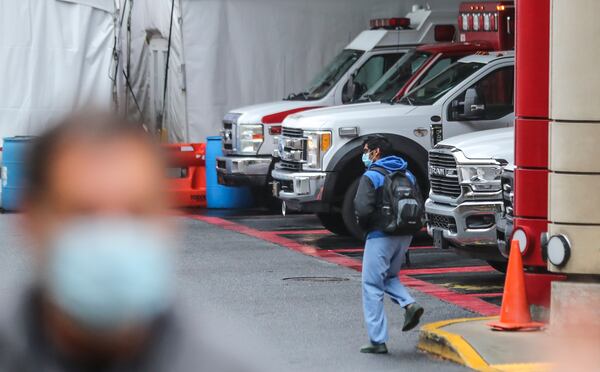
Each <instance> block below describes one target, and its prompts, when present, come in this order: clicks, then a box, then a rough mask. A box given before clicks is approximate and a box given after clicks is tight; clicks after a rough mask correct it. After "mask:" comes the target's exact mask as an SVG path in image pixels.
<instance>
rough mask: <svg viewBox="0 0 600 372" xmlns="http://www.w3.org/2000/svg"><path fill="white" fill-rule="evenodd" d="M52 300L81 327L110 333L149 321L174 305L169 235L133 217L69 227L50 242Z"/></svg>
mask: <svg viewBox="0 0 600 372" xmlns="http://www.w3.org/2000/svg"><path fill="white" fill-rule="evenodd" d="M49 248H50V253H49V261H48V265H47V268H46V269H47V270H46V272H45V274H46V278H45V280H46V289H47V292H48V295H49V296H50V300H51V301H53V302H54V303H55V305H56V306H58V307H59V308H60V309H62V310H63V311H64V312H65V313H66V314H68V315H69V316H70V317H72V318H73V319H74V320H75V321H77V322H79V323H80V324H81V325H82V326H84V327H88V328H91V329H94V330H97V331H102V330H106V331H110V330H114V329H118V328H120V327H122V326H128V325H139V324H144V323H146V322H148V321H151V320H152V319H154V318H155V317H157V316H158V315H160V314H161V313H162V312H164V311H165V310H166V309H167V308H168V306H169V305H170V303H171V296H172V288H171V279H172V276H173V249H172V248H171V247H170V244H169V243H168V240H167V235H166V234H163V233H161V232H160V229H157V228H156V227H155V226H154V225H150V224H149V223H146V222H141V221H138V220H136V219H133V218H87V219H82V220H78V221H75V222H72V223H69V224H67V225H66V226H64V227H62V229H61V230H60V231H59V232H58V233H57V234H56V235H55V236H54V239H52V241H51V243H50V247H49Z"/></svg>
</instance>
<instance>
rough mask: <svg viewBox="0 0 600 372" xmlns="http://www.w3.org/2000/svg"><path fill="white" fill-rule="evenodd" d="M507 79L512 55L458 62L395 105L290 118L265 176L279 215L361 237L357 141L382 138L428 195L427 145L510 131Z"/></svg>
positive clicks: (335, 109)
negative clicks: (305, 217) (315, 220)
mask: <svg viewBox="0 0 600 372" xmlns="http://www.w3.org/2000/svg"><path fill="white" fill-rule="evenodd" d="M513 76H514V52H512V51H507V52H483V53H480V54H475V55H471V56H468V57H464V58H462V59H460V60H459V61H458V62H456V63H454V64H452V65H450V66H449V67H448V68H447V69H445V70H443V71H442V72H441V73H440V74H438V75H436V76H434V77H433V78H432V79H430V80H428V81H427V82H425V83H423V84H422V85H420V86H419V87H417V88H415V89H413V90H412V91H411V92H409V93H408V94H407V95H405V96H404V97H402V98H401V99H397V100H395V101H391V102H380V103H365V104H356V105H351V106H348V107H331V108H324V109H318V110H311V111H307V112H301V113H298V114H294V115H290V116H288V117H287V119H285V121H284V123H283V130H282V136H281V137H280V140H279V146H278V149H277V153H278V156H279V158H280V159H279V161H278V162H277V163H276V164H275V169H274V170H273V171H272V177H273V179H274V180H275V181H274V183H273V192H274V194H275V195H277V197H278V198H279V199H281V200H282V201H283V202H284V203H283V210H284V211H285V210H287V209H292V210H299V211H304V212H313V213H317V216H318V217H319V218H320V220H321V222H322V223H323V225H324V226H325V227H326V228H327V229H329V230H331V231H332V232H335V233H340V234H344V233H348V232H349V233H351V234H352V235H354V236H357V237H362V231H360V228H359V227H358V225H357V224H356V221H355V218H354V206H353V199H354V195H355V194H356V189H357V187H358V180H359V177H360V176H361V175H362V173H363V172H364V166H363V164H362V162H361V160H360V158H361V155H362V147H363V146H362V144H363V141H364V140H365V139H366V138H367V137H368V136H369V135H373V134H381V135H385V136H386V137H387V138H388V139H389V140H390V141H391V142H392V144H393V146H394V150H395V151H396V152H397V153H398V154H399V155H400V156H402V157H403V158H405V159H406V160H407V161H408V164H409V169H410V170H411V171H412V172H413V173H414V174H415V175H416V177H417V179H418V181H419V183H420V185H421V187H422V189H423V190H428V189H429V182H428V167H427V159H428V155H427V151H428V150H429V149H430V148H431V147H432V142H433V143H437V142H439V141H441V139H442V138H445V137H452V136H456V135H459V134H463V133H469V132H473V131H479V130H485V129H494V128H503V127H509V126H512V125H513V119H514V114H513V111H514V109H513V90H514V89H513V82H514V77H513Z"/></svg>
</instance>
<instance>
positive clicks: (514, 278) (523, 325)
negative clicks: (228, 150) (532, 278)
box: [488, 240, 543, 331]
mask: <svg viewBox="0 0 600 372" xmlns="http://www.w3.org/2000/svg"><path fill="white" fill-rule="evenodd" d="M488 325H489V326H490V327H491V328H492V329H493V330H495V331H535V330H538V329H540V328H542V326H543V323H538V322H533V321H532V320H531V315H530V314H529V303H528V302H527V295H526V294H525V275H524V274H523V259H522V258H521V251H520V249H519V242H518V241H517V240H513V241H512V243H511V245H510V255H509V257H508V271H507V272H506V281H505V282H504V294H503V295H502V309H501V310H500V321H498V322H492V323H489V324H488Z"/></svg>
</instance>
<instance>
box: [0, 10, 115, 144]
mask: <svg viewBox="0 0 600 372" xmlns="http://www.w3.org/2000/svg"><path fill="white" fill-rule="evenodd" d="M113 14H114V2H113V0H0V87H2V89H0V139H1V138H3V137H8V136H15V135H27V134H36V133H39V131H40V130H42V129H43V128H45V127H46V126H47V124H48V123H49V122H51V121H52V120H53V119H55V118H56V117H57V116H60V115H62V114H63V113H65V112H68V111H70V110H72V109H73V108H76V107H79V106H82V105H88V104H94V105H100V106H110V104H111V99H112V93H111V91H112V82H111V79H110V75H109V74H111V71H110V66H111V59H112V49H113V44H114V21H113Z"/></svg>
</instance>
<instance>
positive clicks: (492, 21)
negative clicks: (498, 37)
mask: <svg viewBox="0 0 600 372" xmlns="http://www.w3.org/2000/svg"><path fill="white" fill-rule="evenodd" d="M458 29H459V30H461V31H463V32H473V31H492V32H496V31H498V13H462V14H461V15H460V16H458Z"/></svg>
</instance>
